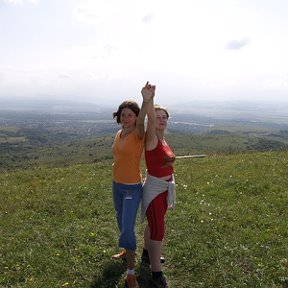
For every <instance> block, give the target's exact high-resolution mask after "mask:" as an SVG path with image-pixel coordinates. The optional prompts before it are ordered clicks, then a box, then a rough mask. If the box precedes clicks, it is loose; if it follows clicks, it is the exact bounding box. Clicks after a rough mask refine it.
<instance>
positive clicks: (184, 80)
mask: <svg viewBox="0 0 288 288" xmlns="http://www.w3.org/2000/svg"><path fill="white" fill-rule="evenodd" d="M287 15H288V1H287V0H90V1H88V0H86V1H85V0H79V1H78V0H0V39H1V44H0V98H5V97H9V98H12V97H39V98H41V97H42V98H45V97H47V98H48V97H49V98H58V99H76V100H79V101H93V102H109V103H110V102H112V101H113V102H115V103H117V104H118V102H120V101H122V100H124V99H135V100H139V99H140V98H141V96H140V89H141V87H142V85H143V84H144V83H145V82H146V80H150V82H151V83H153V84H156V86H157V96H156V97H157V102H159V103H164V104H169V103H175V102H181V101H197V100H204V99H206V100H209V101H214V100H215V101H216V100H217V101H218V100H219V101H220V100H221V101H222V100H225V101H226V100H261V101H273V102H277V101H286V102H287V101H288V97H287V96H288V52H287V51H288V17H287Z"/></svg>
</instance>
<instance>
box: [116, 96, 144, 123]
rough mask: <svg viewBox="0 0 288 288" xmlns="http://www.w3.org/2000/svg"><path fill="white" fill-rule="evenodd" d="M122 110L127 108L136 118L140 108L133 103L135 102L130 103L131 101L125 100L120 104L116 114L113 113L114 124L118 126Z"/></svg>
mask: <svg viewBox="0 0 288 288" xmlns="http://www.w3.org/2000/svg"><path fill="white" fill-rule="evenodd" d="M124 108H129V109H131V110H132V111H133V112H134V113H135V114H136V116H137V117H138V114H139V111H140V108H139V106H138V104H137V103H136V102H135V101H132V100H127V101H124V102H122V103H121V104H120V105H119V107H118V110H117V111H116V112H113V114H112V115H113V118H115V117H116V122H117V123H118V124H119V123H120V122H121V121H120V116H121V112H122V110H123V109H124Z"/></svg>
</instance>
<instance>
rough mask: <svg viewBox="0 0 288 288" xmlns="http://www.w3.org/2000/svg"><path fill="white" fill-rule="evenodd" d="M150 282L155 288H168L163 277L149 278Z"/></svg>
mask: <svg viewBox="0 0 288 288" xmlns="http://www.w3.org/2000/svg"><path fill="white" fill-rule="evenodd" d="M150 282H151V284H152V285H153V287H155V288H168V284H167V282H166V278H165V277H164V276H162V277H159V278H151V279H150Z"/></svg>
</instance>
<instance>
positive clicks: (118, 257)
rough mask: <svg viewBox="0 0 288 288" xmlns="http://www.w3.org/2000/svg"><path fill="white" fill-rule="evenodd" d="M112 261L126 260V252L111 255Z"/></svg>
mask: <svg viewBox="0 0 288 288" xmlns="http://www.w3.org/2000/svg"><path fill="white" fill-rule="evenodd" d="M112 259H114V260H118V259H122V260H126V250H125V249H124V250H122V251H121V252H120V253H118V254H115V255H113V256H112Z"/></svg>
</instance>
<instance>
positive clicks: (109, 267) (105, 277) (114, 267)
mask: <svg viewBox="0 0 288 288" xmlns="http://www.w3.org/2000/svg"><path fill="white" fill-rule="evenodd" d="M126 269H127V264H126V262H124V261H111V262H108V263H107V264H106V265H105V266H104V267H103V272H102V274H101V275H97V276H95V277H94V280H93V283H92V284H91V286H90V288H112V287H118V286H117V284H118V283H119V281H120V279H121V277H122V275H123V273H124V271H126Z"/></svg>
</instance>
